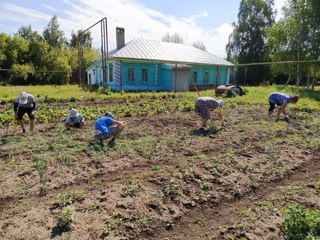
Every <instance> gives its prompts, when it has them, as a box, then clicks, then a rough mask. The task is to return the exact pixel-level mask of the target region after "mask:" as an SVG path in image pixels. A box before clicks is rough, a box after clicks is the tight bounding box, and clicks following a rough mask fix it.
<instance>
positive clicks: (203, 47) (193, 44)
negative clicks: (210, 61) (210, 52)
mask: <svg viewBox="0 0 320 240" xmlns="http://www.w3.org/2000/svg"><path fill="white" fill-rule="evenodd" d="M192 46H194V47H196V48H199V49H201V50H203V51H207V48H206V45H204V43H203V42H200V41H196V42H194V43H192Z"/></svg>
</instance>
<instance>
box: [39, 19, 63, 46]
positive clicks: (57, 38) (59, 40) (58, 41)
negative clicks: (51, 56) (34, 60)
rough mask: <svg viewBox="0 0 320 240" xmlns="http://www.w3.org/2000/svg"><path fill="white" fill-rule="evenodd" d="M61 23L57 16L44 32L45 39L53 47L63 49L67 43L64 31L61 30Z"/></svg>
mask: <svg viewBox="0 0 320 240" xmlns="http://www.w3.org/2000/svg"><path fill="white" fill-rule="evenodd" d="M59 27H60V26H59V22H58V18H57V16H56V15H54V16H53V17H52V18H51V20H50V21H49V23H48V25H47V27H46V28H45V29H44V31H43V38H44V39H45V40H46V41H47V42H48V44H49V45H50V46H51V47H57V48H59V49H62V47H63V46H64V45H65V43H66V39H65V37H64V33H63V31H61V30H60V29H59Z"/></svg>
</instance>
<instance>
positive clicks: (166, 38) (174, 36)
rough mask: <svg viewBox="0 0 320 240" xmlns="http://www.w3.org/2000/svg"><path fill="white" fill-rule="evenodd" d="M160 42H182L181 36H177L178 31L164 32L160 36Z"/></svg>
mask: <svg viewBox="0 0 320 240" xmlns="http://www.w3.org/2000/svg"><path fill="white" fill-rule="evenodd" d="M161 41H162V42H172V43H183V38H182V37H180V36H179V33H174V34H172V35H170V34H169V33H166V34H165V35H164V36H163V37H162V38H161Z"/></svg>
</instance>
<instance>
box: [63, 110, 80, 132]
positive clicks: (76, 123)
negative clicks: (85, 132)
mask: <svg viewBox="0 0 320 240" xmlns="http://www.w3.org/2000/svg"><path fill="white" fill-rule="evenodd" d="M65 126H66V128H73V127H74V128H83V127H84V118H83V116H82V115H81V114H80V113H78V111H77V110H76V109H74V108H73V109H71V111H70V116H68V117H67V119H66V123H65Z"/></svg>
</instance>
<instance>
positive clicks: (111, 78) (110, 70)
mask: <svg viewBox="0 0 320 240" xmlns="http://www.w3.org/2000/svg"><path fill="white" fill-rule="evenodd" d="M109 82H113V65H112V64H110V65H109Z"/></svg>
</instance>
